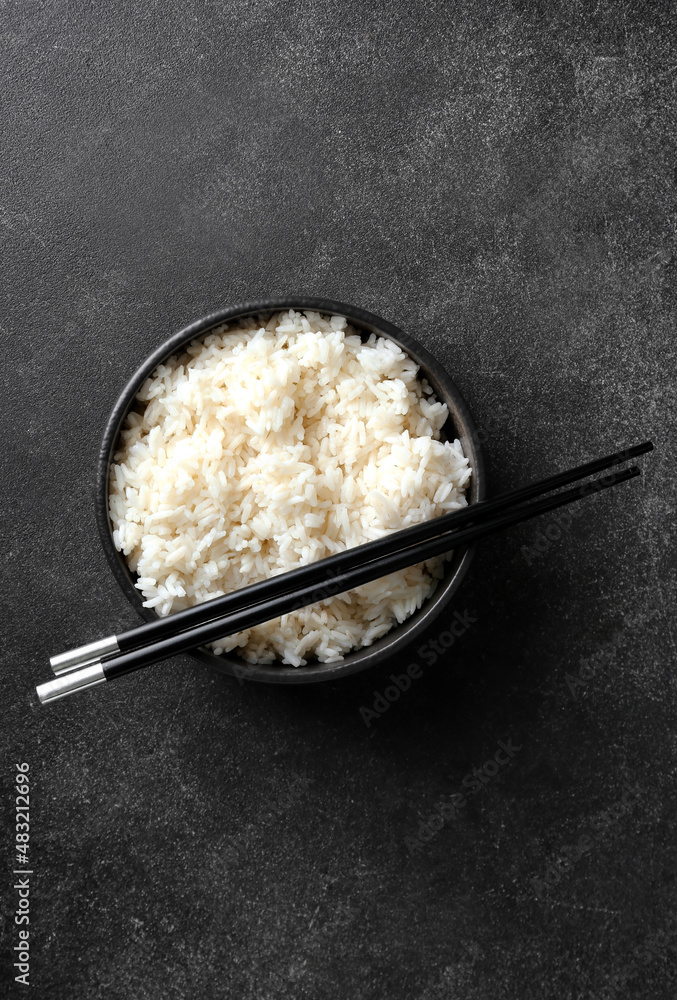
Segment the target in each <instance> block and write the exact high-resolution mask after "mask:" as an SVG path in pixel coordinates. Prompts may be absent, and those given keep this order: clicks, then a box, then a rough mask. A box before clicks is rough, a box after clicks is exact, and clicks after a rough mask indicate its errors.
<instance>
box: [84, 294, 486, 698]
mask: <svg viewBox="0 0 677 1000" xmlns="http://www.w3.org/2000/svg"><path fill="white" fill-rule="evenodd" d="M285 309H295V310H299V311H311V312H319V313H323V314H327V313H329V314H331V315H338V316H343V317H345V318H346V319H347V320H348V322H349V323H350V324H351V325H352V326H355V327H356V328H357V329H358V331H361V332H364V333H371V332H374V333H377V334H379V335H381V336H385V337H387V338H389V339H391V340H393V341H394V342H395V343H397V344H399V346H400V347H402V349H403V350H404V351H405V352H406V353H407V354H408V355H410V356H411V357H412V358H413V360H414V361H415V362H416V363H417V364H418V365H419V368H420V369H421V372H422V374H423V377H424V378H425V379H426V380H427V381H428V382H429V384H430V385H431V386H432V388H433V390H434V391H435V395H436V396H437V398H438V399H440V398H441V399H443V400H444V401H445V402H446V403H447V406H448V408H449V419H450V420H451V421H452V423H453V425H454V434H455V436H457V437H458V438H459V439H460V441H461V445H462V447H463V451H464V454H465V455H466V456H467V457H468V458H469V460H470V464H471V467H472V470H473V475H472V476H471V479H470V497H469V503H477V502H478V501H480V500H482V499H484V496H485V471H484V458H483V454H482V447H481V443H480V440H479V436H478V434H477V429H476V426H475V422H474V420H473V418H472V415H471V413H470V410H469V409H468V405H467V403H466V402H465V399H464V398H463V396H462V395H461V392H460V390H459V389H458V386H457V385H456V383H455V382H454V381H453V380H452V379H451V377H450V376H449V375H448V373H447V372H446V370H445V369H444V367H443V366H442V365H441V364H440V363H439V362H438V361H437V359H436V358H434V357H433V355H432V354H430V353H429V351H428V350H427V349H426V348H425V347H423V345H422V344H420V343H419V342H418V341H417V340H415V339H414V338H413V337H411V336H410V335H409V334H407V333H405V332H404V331H403V330H401V329H399V328H398V327H396V326H394V325H393V324H392V323H389V322H388V321H387V320H384V319H382V318H381V317H380V316H377V315H375V314H374V313H370V312H367V311H366V310H364V309H361V308H359V307H356V306H352V305H348V304H347V303H344V302H339V301H336V300H333V299H325V298H318V297H316V296H309V295H286V296H280V297H273V298H266V299H256V300H252V301H247V302H243V303H238V304H235V305H231V306H226V307H225V308H222V309H219V310H217V311H216V312H212V313H209V314H208V315H206V316H203V317H202V318H201V319H198V320H195V321H194V322H192V323H189V324H188V325H187V326H185V327H183V328H182V329H181V330H179V331H177V332H176V333H174V334H172V336H170V337H169V338H168V339H167V340H165V341H163V342H162V343H161V344H159V345H158V347H156V348H155V349H154V350H153V351H152V352H151V353H150V354H149V355H148V357H147V358H146V360H145V361H143V362H142V364H141V365H140V366H139V367H138V368H137V369H136V371H135V372H134V373H133V374H132V376H131V377H130V378H129V379H128V381H127V382H126V384H125V385H124V387H123V389H122V391H121V392H120V394H119V396H118V398H117V400H116V402H115V403H114V405H113V408H112V410H111V413H110V416H109V418H108V420H107V422H106V426H105V429H104V433H103V438H102V441H101V447H100V450H99V457H98V463H97V481H96V498H95V500H96V521H97V526H98V529H99V535H100V537H101V542H102V545H103V549H104V552H105V554H106V558H107V560H108V563H109V565H110V567H111V569H112V571H113V575H114V576H115V578H116V580H117V582H118V584H119V586H120V588H121V589H122V591H123V592H124V593H125V595H126V596H127V599H128V600H129V601H130V603H131V604H132V606H133V607H134V608H135V609H136V611H137V612H138V614H139V615H140V616H141V617H142V618H143V619H144V620H145V621H152V620H154V619H155V618H156V617H157V615H156V614H155V612H154V611H152V610H151V609H149V608H144V607H143V606H142V598H141V594H140V592H139V591H138V590H137V589H136V588H135V587H134V584H133V575H132V573H131V571H130V570H129V568H128V566H127V564H126V561H125V559H124V557H123V556H122V554H121V553H120V552H118V550H117V549H116V548H115V545H114V544H113V535H112V531H111V525H110V517H109V513H108V483H109V474H110V465H111V461H112V458H113V454H114V448H115V445H116V442H117V439H118V435H119V432H120V429H121V426H122V423H123V421H124V420H125V418H126V416H127V414H128V412H129V410H130V409H131V407H132V405H133V402H134V399H135V398H136V396H137V394H138V391H139V389H140V388H141V386H142V385H143V383H144V382H145V380H146V379H147V378H148V376H149V375H150V374H151V372H153V371H154V370H155V368H157V366H158V365H159V364H160V363H161V362H163V361H164V360H166V359H167V358H169V357H170V356H171V355H172V354H174V353H176V352H177V350H179V349H180V348H181V347H182V346H184V345H185V344H187V343H189V342H190V341H192V340H196V339H199V338H201V337H204V336H206V335H207V334H208V333H209V331H211V330H213V329H214V328H215V327H218V326H221V325H222V324H223V323H227V322H231V321H233V320H237V319H244V318H246V317H247V316H251V315H257V314H265V313H274V312H279V311H282V310H285ZM473 554H474V546H469V547H464V548H461V549H459V550H458V551H457V552H455V553H454V556H453V558H452V560H451V562H450V563H449V569H448V570H447V572H446V573H445V576H444V577H443V579H442V580H441V581H440V582H439V583H438V585H437V588H436V590H435V592H434V593H433V595H432V596H431V597H430V598H428V599H427V600H426V601H425V602H424V603H423V605H422V606H421V607H420V608H419V609H418V611H416V612H414V614H413V615H411V616H410V617H409V618H407V619H406V620H405V621H404V622H402V624H400V625H395V626H393V628H392V629H391V631H389V632H387V633H386V635H385V636H382V637H381V638H380V639H378V640H377V641H376V642H374V643H373V644H372V645H371V646H365V647H362V648H361V649H357V650H353V651H352V652H350V653H347V654H346V655H345V656H344V658H343V659H342V660H335V661H333V662H331V663H309V664H308V665H306V666H302V667H294V666H291V665H288V664H279V665H276V664H274V663H273V664H251V663H247V662H246V661H245V660H241V659H240V658H239V657H237V656H231V655H221V656H217V655H216V654H214V653H210V652H208V651H207V650H203V649H196V650H191V652H190V654H189V655H190V656H191V657H192V658H193V659H196V660H198V661H199V662H201V663H204V664H207V665H208V666H210V667H212V668H213V669H216V670H218V671H219V672H220V673H223V674H227V675H229V676H231V677H237V678H238V680H240V681H241V682H242V681H245V680H253V681H259V682H262V683H268V684H311V683H320V682H323V681H328V680H335V679H336V678H339V677H346V676H349V675H350V674H353V673H357V672H358V671H361V670H366V669H367V668H368V667H370V666H372V665H374V664H375V663H376V662H378V661H380V660H381V659H382V658H383V656H384V654H386V653H387V654H389V655H392V654H393V653H394V652H395V651H396V650H400V649H401V648H403V647H404V646H405V645H408V644H409V643H410V642H411V641H412V640H413V639H414V638H415V637H416V636H417V635H419V634H420V633H421V632H422V631H423V630H424V629H426V628H427V627H428V626H429V625H430V623H431V622H432V621H433V619H434V618H436V617H437V616H438V615H439V613H440V612H441V611H442V610H443V608H444V607H445V606H446V605H447V604H448V603H449V601H450V600H451V598H452V597H453V595H454V594H455V593H456V591H457V590H458V587H459V585H460V583H461V581H462V579H463V577H464V576H465V574H466V573H467V571H468V567H469V565H470V562H471V561H472V557H473Z"/></svg>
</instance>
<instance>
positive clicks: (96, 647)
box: [50, 441, 653, 674]
mask: <svg viewBox="0 0 677 1000" xmlns="http://www.w3.org/2000/svg"><path fill="white" fill-rule="evenodd" d="M652 449H653V444H652V442H651V441H644V442H643V443H642V444H637V445H634V446H633V447H631V448H626V449H623V450H619V451H616V452H614V453H613V454H612V455H606V456H605V457H604V458H597V459H594V460H593V461H591V462H586V463H585V464H584V465H579V466H577V467H576V468H574V469H567V470H565V471H564V472H559V473H557V474H556V475H554V476H549V477H548V478H547V479H542V480H540V481H538V482H536V483H531V484H529V485H528V486H521V487H519V488H518V489H515V490H510V491H509V492H507V493H503V494H501V495H500V496H498V497H496V498H495V499H493V500H483V501H481V502H480V503H476V504H472V505H471V506H469V507H463V508H461V509H460V510H455V511H452V512H451V513H449V514H443V515H442V516H441V517H436V518H433V519H431V520H429V521H423V522H421V523H420V524H415V525H411V526H410V527H408V528H404V529H402V530H401V531H395V532H392V533H391V534H389V535H385V536H384V537H383V538H378V539H376V540H375V541H372V542H367V543H365V544H364V545H360V546H356V547H354V548H351V549H346V550H345V551H344V552H339V553H337V554H336V555H333V556H328V557H327V558H326V559H321V560H319V561H318V562H314V563H310V564H309V565H308V566H301V567H299V568H298V569H296V570H294V571H293V573H294V574H295V576H294V577H293V587H294V589H295V591H298V590H300V589H303V588H308V587H316V586H319V585H323V584H324V585H326V584H327V578H328V577H331V578H334V577H340V576H341V575H342V574H344V573H347V572H349V571H351V570H352V569H354V568H358V567H360V566H363V565H364V564H365V562H367V561H370V560H374V559H379V558H380V557H381V556H385V555H389V554H391V553H393V552H394V551H396V550H400V549H401V550H404V549H406V548H410V547H411V546H414V545H420V544H422V543H424V542H427V541H429V540H431V539H433V538H436V537H439V536H443V535H447V534H449V533H450V532H456V531H457V530H458V529H459V528H461V527H463V526H464V525H467V524H474V525H480V524H482V523H484V522H485V521H487V520H488V519H489V518H491V517H493V516H494V515H495V514H497V513H499V512H501V511H503V510H507V509H508V508H512V507H513V506H514V505H515V504H517V503H520V502H523V501H525V500H531V499H533V498H534V497H537V496H540V495H541V494H543V493H549V492H550V491H552V490H555V489H558V488H559V487H561V486H567V485H568V484H569V483H573V482H576V481H577V480H579V479H584V478H586V477H587V476H591V475H594V474H595V473H597V472H602V471H604V470H605V469H609V468H612V467H613V466H614V465H619V464H620V463H622V462H625V461H627V460H628V459H630V458H637V457H638V456H639V455H644V454H646V453H647V452H649V451H651V450H652ZM458 544H462V543H460V542H457V541H456V542H455V543H454V546H452V545H450V544H447V546H446V549H449V548H452V547H455V546H456V545H458ZM440 551H443V550H440ZM291 583H292V576H291V574H290V573H281V574H279V575H278V576H274V577H271V578H269V579H267V580H262V581H261V582H260V583H255V584H252V585H250V586H248V587H243V588H242V589H240V590H236V591H233V592H232V593H230V594H225V595H223V596H222V597H216V598H213V599H212V600H210V601H206V602H205V603H203V604H196V605H194V606H193V607H191V608H186V609H185V610H183V611H177V612H175V613H174V614H172V615H168V616H167V617H165V618H158V619H157V620H156V621H152V622H148V623H146V624H144V625H138V626H137V627H136V628H132V629H128V630H127V631H126V632H121V633H118V634H117V635H113V636H107V637H106V638H105V639H102V640H100V641H99V642H94V643H91V644H89V645H87V646H81V647H78V649H74V650H70V651H69V652H67V653H61V654H59V655H57V656H54V657H52V659H51V661H50V662H51V664H52V668H53V670H54V672H55V673H56V674H60V673H64V672H66V671H68V670H71V669H73V668H74V667H76V666H81V665H82V664H84V663H88V662H94V661H95V660H98V659H101V658H103V657H106V656H110V655H113V654H117V653H128V652H131V651H132V650H134V649H138V648H139V647H142V646H146V645H151V644H154V643H156V642H158V641H160V640H162V639H165V638H173V637H174V636H176V634H177V633H179V632H185V631H189V630H192V629H193V628H195V627H197V626H199V625H204V624H206V623H208V622H210V621H214V620H216V619H219V620H220V619H223V618H224V617H225V616H226V615H232V614H236V613H238V612H240V611H243V610H245V609H246V608H249V607H252V606H253V605H258V604H263V603H264V602H268V601H272V600H274V599H275V598H277V597H282V596H284V594H285V593H286V592H287V590H288V588H289V586H290V584H291Z"/></svg>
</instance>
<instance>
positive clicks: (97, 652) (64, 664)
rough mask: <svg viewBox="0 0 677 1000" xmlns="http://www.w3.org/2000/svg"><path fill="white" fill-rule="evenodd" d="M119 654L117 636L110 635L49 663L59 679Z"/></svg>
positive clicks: (52, 657) (53, 657)
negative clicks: (72, 671)
mask: <svg viewBox="0 0 677 1000" xmlns="http://www.w3.org/2000/svg"><path fill="white" fill-rule="evenodd" d="M119 652H120V647H119V646H118V640H117V636H115V635H108V636H106V638H105V639H97V641H96V642H90V643H89V644H88V645H87V646H78V648H77V649H69V650H68V651H67V652H66V653H58V654H57V655H56V656H51V657H50V660H49V663H50V666H51V668H52V670H53V671H54V673H55V674H56V676H57V677H59V676H60V675H61V674H65V673H67V672H68V671H69V670H75V668H76V667H84V666H86V665H87V664H88V663H95V662H96V661H97V660H100V659H101V658H102V657H104V656H110V655H111V654H113V653H119Z"/></svg>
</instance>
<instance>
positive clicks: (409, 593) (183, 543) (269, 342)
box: [110, 311, 471, 666]
mask: <svg viewBox="0 0 677 1000" xmlns="http://www.w3.org/2000/svg"><path fill="white" fill-rule="evenodd" d="M446 418H447V408H446V406H445V405H444V404H443V403H440V402H438V401H437V400H436V399H435V396H434V395H433V392H432V389H431V388H430V386H429V385H428V384H427V383H426V382H425V381H424V380H423V379H419V378H418V368H417V366H416V364H415V363H414V362H413V361H412V360H411V359H410V358H409V357H408V356H407V355H406V354H404V353H403V352H402V350H401V349H400V348H399V347H398V346H397V345H396V344H394V343H393V342H392V341H389V340H386V339H384V338H381V337H376V336H373V335H372V336H371V337H369V339H368V340H367V341H366V342H365V341H363V340H362V339H361V338H360V336H359V335H358V334H357V333H356V332H355V331H354V330H353V329H352V328H351V327H349V326H347V325H346V320H345V319H343V318H342V317H340V316H332V317H328V316H321V315H319V314H318V313H314V312H306V313H299V312H294V311H289V312H283V313H278V314H277V315H275V316H273V317H272V318H271V319H270V320H268V321H267V322H266V323H265V325H264V326H262V325H261V323H260V322H258V321H257V320H256V319H255V318H252V319H248V320H244V321H241V322H238V323H237V324H236V325H234V326H232V327H228V326H223V327H220V328H219V329H218V330H216V331H214V332H212V333H210V334H209V335H208V336H207V337H205V338H204V339H202V340H198V341H195V342H193V343H192V344H190V346H189V347H187V348H186V349H185V350H184V351H183V352H182V353H181V354H179V355H176V356H174V357H173V358H171V359H170V360H169V361H168V362H166V363H165V364H162V365H160V366H159V367H158V368H157V369H156V370H155V371H154V372H153V374H152V375H151V377H150V378H149V379H148V380H147V381H146V382H145V384H144V385H143V387H142V389H141V391H140V392H139V396H138V405H137V407H136V408H135V410H134V411H133V412H131V413H130V414H129V416H128V418H127V421H126V424H125V427H124V429H123V432H122V436H121V447H120V450H119V451H118V452H117V454H116V455H115V459H114V463H113V465H112V468H111V486H110V514H111V519H112V522H113V528H114V541H115V545H116V546H117V548H118V549H119V550H120V551H121V552H122V553H123V554H124V555H125V557H126V558H127V562H128V564H129V566H130V568H131V569H132V571H133V572H135V573H136V574H137V576H138V579H137V582H136V586H137V587H138V589H139V590H140V591H141V592H142V594H143V597H144V599H145V600H144V604H145V606H146V607H148V608H155V609H156V611H157V613H158V614H160V615H168V614H169V613H170V612H172V611H178V610H180V609H181V608H185V607H187V606H188V605H192V604H196V603H200V602H202V601H207V600H209V599H210V598H213V597H216V596H219V595H221V594H224V593H227V592H229V591H231V590H234V589H236V588H239V587H244V586H246V585H247V584H250V583H254V582H256V581H257V580H261V579H264V578H266V577H270V576H275V575H276V574H278V573H282V572H284V571H286V570H289V569H292V568H294V567H295V566H299V565H301V564H304V563H309V562H313V561H314V560H316V559H321V558H323V557H325V556H329V555H331V554H333V553H334V552H339V551H341V550H342V549H345V548H346V547H350V546H353V545H359V544H360V543H362V542H366V541H369V540H371V539H374V538H379V537H380V536H382V535H384V534H386V533H387V532H390V531H393V530H395V529H399V528H406V527H407V526H408V525H411V524H414V523H416V522H418V521H423V520H426V519H428V518H432V517H436V516H438V515H440V514H444V513H446V512H447V511H450V510H454V509H456V508H458V507H462V506H465V504H466V500H465V497H464V491H465V488H466V486H467V483H468V480H469V478H470V475H471V470H470V468H469V466H468V460H467V459H466V458H465V456H464V455H463V452H462V450H461V445H460V443H459V442H458V441H440V440H439V437H440V429H441V427H442V425H443V424H444V422H445V420H446ZM442 565H443V561H442V559H435V560H431V561H429V562H427V563H425V564H421V565H418V566H412V567H410V568H408V569H406V570H402V571H401V572H399V573H393V574H392V575H390V576H388V577H385V578H383V579H380V580H377V581H375V582H373V583H370V584H367V585H366V586H363V587H360V588H359V589H357V590H355V591H352V592H350V593H347V594H342V595H340V596H337V597H330V598H327V599H326V600H323V601H321V602H320V603H319V604H315V605H313V606H312V607H308V608H303V609H301V610H300V611H296V612H294V613H292V614H288V615H284V616H283V617H282V618H279V619H277V620H275V621H271V622H268V623H267V624H265V625H259V626H257V627H256V628H252V629H249V630H248V631H246V632H241V633H239V634H237V635H233V636H229V637H228V638H225V639H221V640H219V641H218V642H216V643H214V644H213V646H212V648H213V649H214V651H215V652H217V653H224V652H228V651H230V650H237V651H238V652H239V653H240V654H241V656H242V657H244V659H246V660H248V661H250V662H257V663H270V662H273V661H275V660H276V659H279V660H281V661H282V662H283V663H287V664H293V665H294V666H301V665H303V664H305V663H306V662H307V661H308V659H312V658H315V659H317V660H320V661H323V662H327V661H331V660H337V659H340V658H341V657H342V656H343V654H345V653H347V652H349V651H350V650H352V649H354V648H355V647H360V646H368V645H370V644H371V643H372V642H374V641H375V640H376V639H378V638H379V637H380V636H382V635H385V633H386V632H388V631H389V629H391V628H392V627H393V625H394V624H395V623H397V622H402V621H404V620H405V618H407V617H409V615H411V614H412V613H413V612H414V611H415V610H416V609H417V608H419V607H420V606H421V604H422V603H423V602H424V601H425V600H426V598H427V597H429V596H430V595H431V594H432V592H433V590H434V589H435V586H436V584H437V581H438V579H439V578H440V577H441V575H442Z"/></svg>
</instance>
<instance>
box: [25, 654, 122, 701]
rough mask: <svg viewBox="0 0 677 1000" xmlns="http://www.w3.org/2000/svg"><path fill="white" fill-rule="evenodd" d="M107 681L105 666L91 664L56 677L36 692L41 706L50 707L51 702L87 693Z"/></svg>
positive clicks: (40, 686) (98, 662)
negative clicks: (79, 692) (96, 685)
mask: <svg viewBox="0 0 677 1000" xmlns="http://www.w3.org/2000/svg"><path fill="white" fill-rule="evenodd" d="M105 680H106V675H105V674H104V672H103V666H102V664H101V662H100V661H97V662H96V663H89V664H87V665H86V666H84V667H80V668H79V669H77V670H69V671H68V672H67V673H63V674H61V675H60V676H59V677H55V679H54V680H53V681H47V682H46V683H45V684H38V686H37V687H36V689H35V690H36V692H37V695H38V698H39V699H40V704H41V705H48V704H49V703H50V701H58V700H59V699H60V698H67V697H68V695H69V694H75V692H76V691H85V690H86V689H87V688H90V687H94V685H95V684H102V683H103V682H104V681H105Z"/></svg>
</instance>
